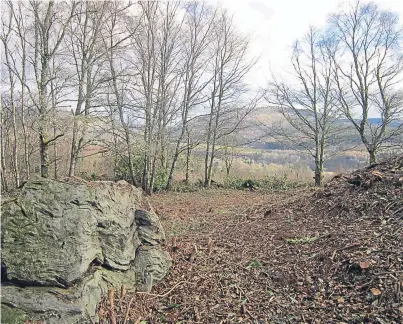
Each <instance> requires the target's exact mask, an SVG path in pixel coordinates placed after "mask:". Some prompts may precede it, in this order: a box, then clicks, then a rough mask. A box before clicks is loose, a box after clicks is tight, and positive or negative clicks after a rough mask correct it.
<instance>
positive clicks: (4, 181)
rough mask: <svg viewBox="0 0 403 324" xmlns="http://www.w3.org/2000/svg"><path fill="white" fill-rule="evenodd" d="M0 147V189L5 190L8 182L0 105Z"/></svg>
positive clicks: (3, 124)
mask: <svg viewBox="0 0 403 324" xmlns="http://www.w3.org/2000/svg"><path fill="white" fill-rule="evenodd" d="M0 121H1V124H0V141H1V143H0V146H1V147H0V149H1V152H0V154H1V191H7V190H8V184H7V164H6V156H5V154H4V153H5V150H4V146H5V143H4V126H5V118H4V116H3V107H0Z"/></svg>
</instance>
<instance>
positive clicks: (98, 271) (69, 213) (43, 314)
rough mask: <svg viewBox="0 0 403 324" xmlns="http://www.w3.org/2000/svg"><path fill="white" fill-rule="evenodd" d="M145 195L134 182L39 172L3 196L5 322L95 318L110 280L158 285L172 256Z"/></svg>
mask: <svg viewBox="0 0 403 324" xmlns="http://www.w3.org/2000/svg"><path fill="white" fill-rule="evenodd" d="M140 202H141V191H140V190H138V189H136V188H134V187H133V186H131V185H130V184H129V183H127V182H124V181H119V182H118V183H114V182H106V181H105V182H104V181H100V182H85V181H82V180H77V179H72V178H70V179H68V180H66V181H57V180H49V179H37V180H32V181H29V182H26V183H25V184H24V185H23V186H22V187H21V188H19V189H17V190H15V191H14V192H12V193H11V194H10V195H8V196H7V197H5V198H4V197H3V201H2V219H1V225H2V232H1V244H2V251H1V256H2V272H3V273H2V279H3V280H2V281H3V282H4V286H3V287H2V315H3V314H4V315H3V319H4V318H6V319H7V318H9V319H8V320H7V322H4V323H17V322H18V323H20V322H21V319H24V320H25V319H34V320H36V319H43V320H47V323H56V322H57V323H75V322H77V323H83V322H85V321H86V320H88V322H90V319H89V318H88V316H93V315H94V316H95V313H96V307H97V304H98V302H99V300H100V299H101V296H102V295H103V294H105V293H106V292H107V290H108V288H109V287H111V286H114V287H115V288H116V289H119V288H120V287H121V285H123V284H124V285H125V286H126V287H127V288H129V289H130V288H131V289H135V288H137V289H141V290H143V291H144V290H145V291H150V290H151V288H152V286H153V285H154V284H155V283H156V282H157V281H159V280H161V279H162V278H163V277H164V276H165V275H166V273H167V272H168V270H169V268H170V266H171V258H170V256H169V255H168V253H166V252H165V251H163V250H162V248H161V244H162V243H163V241H164V239H165V234H164V231H163V229H162V226H161V223H160V221H159V219H158V216H157V215H155V214H154V213H153V212H147V211H143V210H140V209H138V207H139V205H140ZM13 318H16V320H17V322H15V321H13Z"/></svg>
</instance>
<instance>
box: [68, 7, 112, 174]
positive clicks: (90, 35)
mask: <svg viewBox="0 0 403 324" xmlns="http://www.w3.org/2000/svg"><path fill="white" fill-rule="evenodd" d="M107 7H108V2H107V1H102V2H94V1H84V2H81V3H80V4H79V5H78V6H77V9H76V10H77V12H78V13H79V14H77V15H75V17H74V19H73V20H72V23H71V25H70V28H69V33H68V36H69V37H68V38H69V41H70V44H69V46H70V48H71V52H72V56H73V61H74V66H75V69H76V71H75V72H76V77H77V103H76V108H75V111H74V123H73V136H72V141H71V154H70V167H69V176H74V173H75V169H76V165H77V161H78V158H79V155H80V152H81V150H82V149H83V147H84V144H85V141H84V139H85V136H86V133H87V130H88V116H89V114H90V109H91V104H92V102H91V99H92V97H93V96H94V92H95V89H96V87H97V86H99V83H96V82H95V80H94V79H95V77H96V75H97V73H98V72H99V67H97V66H96V64H97V63H99V65H102V62H100V60H101V59H102V58H103V57H104V55H105V49H104V48H103V46H101V44H102V38H101V36H100V32H101V29H102V24H103V23H104V22H105V16H106V12H107Z"/></svg>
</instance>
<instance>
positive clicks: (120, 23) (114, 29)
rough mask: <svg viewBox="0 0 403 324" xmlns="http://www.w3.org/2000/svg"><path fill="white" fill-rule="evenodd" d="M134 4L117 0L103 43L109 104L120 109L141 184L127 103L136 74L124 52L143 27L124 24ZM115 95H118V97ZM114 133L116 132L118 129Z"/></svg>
mask: <svg viewBox="0 0 403 324" xmlns="http://www.w3.org/2000/svg"><path fill="white" fill-rule="evenodd" d="M130 7H131V4H130V3H129V4H122V3H120V2H118V1H115V2H113V5H112V8H111V14H110V16H109V18H108V23H107V33H106V34H105V35H104V36H103V42H104V46H105V47H106V48H107V51H106V58H107V61H108V65H109V71H108V72H109V77H108V80H109V86H110V91H111V94H112V96H109V92H108V94H107V105H108V106H110V107H114V108H115V109H114V108H112V109H111V111H112V112H115V111H116V112H117V114H118V117H119V121H120V123H121V126H122V128H123V132H124V140H125V144H126V151H127V157H128V166H129V170H130V178H131V181H132V183H133V184H134V185H135V186H137V185H138V183H137V180H136V176H135V171H134V167H133V145H132V134H131V131H130V122H129V117H130V116H129V113H128V108H129V106H130V105H129V103H128V102H127V100H128V95H127V93H128V92H129V90H130V89H129V87H130V83H131V82H133V75H131V74H130V73H127V72H126V71H125V70H126V69H127V68H128V66H127V64H126V62H125V60H123V58H122V57H123V56H124V55H128V53H127V51H128V44H129V40H130V38H131V37H132V36H133V35H134V34H135V33H136V32H137V28H138V26H139V24H138V23H137V22H136V21H133V20H130V22H131V23H132V24H131V26H130V28H127V26H126V25H125V24H124V22H125V19H127V18H128V17H127V16H126V12H127V9H128V8H130ZM108 91H109V90H108ZM112 97H114V100H113V99H112ZM114 129H115V128H114ZM114 135H116V133H115V132H114Z"/></svg>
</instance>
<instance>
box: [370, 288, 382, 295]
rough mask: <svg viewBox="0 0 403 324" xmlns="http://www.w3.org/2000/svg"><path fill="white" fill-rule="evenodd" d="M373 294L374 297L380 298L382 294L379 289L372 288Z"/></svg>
mask: <svg viewBox="0 0 403 324" xmlns="http://www.w3.org/2000/svg"><path fill="white" fill-rule="evenodd" d="M371 293H372V295H373V296H375V297H376V296H379V295H380V294H382V292H381V291H380V290H379V289H378V288H371Z"/></svg>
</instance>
